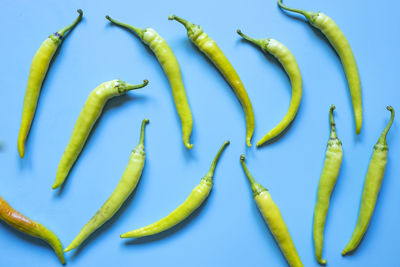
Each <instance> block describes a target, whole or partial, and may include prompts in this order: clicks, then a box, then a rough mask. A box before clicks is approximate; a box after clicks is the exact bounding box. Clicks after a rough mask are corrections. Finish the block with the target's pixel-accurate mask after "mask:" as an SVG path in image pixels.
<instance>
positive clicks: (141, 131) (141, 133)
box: [139, 119, 149, 145]
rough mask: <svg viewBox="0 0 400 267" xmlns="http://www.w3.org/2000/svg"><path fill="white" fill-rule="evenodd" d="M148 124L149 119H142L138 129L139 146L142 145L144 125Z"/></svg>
mask: <svg viewBox="0 0 400 267" xmlns="http://www.w3.org/2000/svg"><path fill="white" fill-rule="evenodd" d="M148 123H149V119H144V120H143V121H142V128H141V129H140V139H139V145H144V129H145V128H146V124H148Z"/></svg>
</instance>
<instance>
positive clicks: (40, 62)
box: [18, 9, 83, 158]
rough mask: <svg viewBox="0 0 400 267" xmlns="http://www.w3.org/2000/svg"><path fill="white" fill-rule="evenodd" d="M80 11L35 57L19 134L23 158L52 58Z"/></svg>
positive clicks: (51, 37)
mask: <svg viewBox="0 0 400 267" xmlns="http://www.w3.org/2000/svg"><path fill="white" fill-rule="evenodd" d="M78 13H79V16H78V18H76V20H75V21H74V22H73V23H72V24H71V25H69V26H67V27H64V28H62V29H61V30H59V31H57V32H55V33H53V34H52V35H50V36H49V37H48V38H47V39H46V40H45V41H44V42H43V43H42V45H41V46H40V48H39V50H38V51H37V52H36V54H35V56H34V57H33V60H32V63H31V69H30V71H29V77H28V85H27V86H26V92H25V98H24V107H23V110H22V121H21V128H20V130H19V135H18V152H19V155H20V157H21V158H23V157H24V155H25V141H26V138H27V136H28V133H29V130H30V128H31V125H32V121H33V117H34V116H35V112H36V106H37V102H38V99H39V94H40V89H41V88H42V83H43V80H44V77H45V76H46V73H47V70H48V68H49V65H50V62H51V59H52V58H53V56H54V53H55V52H56V51H57V48H58V47H59V45H60V44H61V42H62V40H63V37H64V35H65V33H66V32H67V31H69V30H70V29H72V28H73V27H75V25H76V24H78V23H79V21H81V18H82V14H83V12H82V10H80V9H78Z"/></svg>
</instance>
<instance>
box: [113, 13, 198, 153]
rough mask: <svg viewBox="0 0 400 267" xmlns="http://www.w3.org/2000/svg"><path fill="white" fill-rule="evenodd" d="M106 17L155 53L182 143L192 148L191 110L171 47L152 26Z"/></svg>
mask: <svg viewBox="0 0 400 267" xmlns="http://www.w3.org/2000/svg"><path fill="white" fill-rule="evenodd" d="M106 19H108V20H109V21H111V22H112V23H114V24H115V25H118V26H121V27H124V28H127V29H130V30H131V31H133V32H134V33H136V34H137V36H138V37H139V38H140V40H142V41H143V42H144V43H145V44H146V45H148V46H149V47H150V48H151V50H152V51H153V53H154V54H155V55H156V57H157V59H158V62H160V64H161V67H162V68H163V70H164V72H165V74H166V75H167V78H168V81H169V83H170V85H171V89H172V96H173V98H174V102H175V107H176V111H177V112H178V115H179V117H180V119H181V123H182V136H183V143H184V144H185V146H186V147H187V148H188V149H191V148H193V144H191V143H190V136H191V134H192V128H193V118H192V112H191V111H190V107H189V103H188V100H187V97H186V92H185V87H184V85H183V81H182V76H181V69H180V68H179V63H178V60H177V59H176V57H175V55H174V53H173V52H172V50H171V47H169V45H168V44H167V42H166V41H165V40H164V39H163V38H162V37H161V36H160V35H159V34H158V33H157V32H156V31H155V30H153V29H152V28H145V29H139V28H137V27H134V26H132V25H129V24H126V23H122V22H119V21H116V20H114V19H112V18H110V16H106Z"/></svg>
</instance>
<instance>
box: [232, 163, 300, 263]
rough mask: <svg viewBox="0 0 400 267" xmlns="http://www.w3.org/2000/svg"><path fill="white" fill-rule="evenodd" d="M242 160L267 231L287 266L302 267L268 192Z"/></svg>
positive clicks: (283, 222) (279, 213)
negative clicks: (273, 239)
mask: <svg viewBox="0 0 400 267" xmlns="http://www.w3.org/2000/svg"><path fill="white" fill-rule="evenodd" d="M244 160H245V156H244V155H241V156H240V162H241V164H242V167H243V170H244V172H245V173H246V176H247V178H248V180H249V182H250V185H251V190H252V191H253V198H254V200H255V201H256V204H257V207H258V209H259V210H260V212H261V215H262V216H263V218H264V220H265V222H266V223H267V225H268V228H269V230H270V231H271V233H272V235H273V236H274V238H275V240H276V242H277V243H278V245H279V247H280V249H281V251H282V253H283V255H284V256H285V258H286V260H287V262H288V264H289V265H290V266H291V267H303V263H302V262H301V260H300V257H299V255H298V254H297V251H296V247H295V246H294V243H293V240H292V237H291V236H290V234H289V230H288V228H287V226H286V224H285V221H284V220H283V218H282V215H281V212H280V211H279V208H278V206H277V205H276V204H275V202H274V201H273V200H272V198H271V195H270V193H269V192H268V190H267V189H265V188H264V187H262V186H261V185H260V184H259V183H257V182H256V181H255V180H254V178H253V176H252V175H251V173H250V171H249V170H248V168H247V166H246V163H245V162H244Z"/></svg>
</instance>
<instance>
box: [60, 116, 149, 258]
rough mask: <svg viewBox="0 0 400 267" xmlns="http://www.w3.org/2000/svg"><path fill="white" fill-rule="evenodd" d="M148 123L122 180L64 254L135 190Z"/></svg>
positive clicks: (103, 220) (141, 168)
mask: <svg viewBox="0 0 400 267" xmlns="http://www.w3.org/2000/svg"><path fill="white" fill-rule="evenodd" d="M148 122H149V120H148V119H144V120H143V122H142V127H141V131H140V140H139V144H138V145H137V146H136V147H135V149H134V150H133V151H132V153H131V156H130V158H129V163H128V166H127V167H126V169H125V171H124V173H123V174H122V178H121V180H120V181H119V183H118V185H117V187H116V188H115V190H114V192H113V193H112V194H111V196H110V197H109V198H108V199H107V201H106V202H105V203H104V204H103V206H102V207H101V208H100V210H99V211H97V213H96V214H95V215H94V216H93V217H92V219H90V221H89V222H88V223H87V224H86V225H85V226H84V227H83V228H82V230H81V231H80V232H79V234H78V235H77V237H75V239H74V240H73V241H72V242H71V244H70V245H69V246H68V247H67V248H66V249H64V251H65V252H67V251H70V250H73V249H75V248H76V247H78V246H79V245H80V244H82V242H83V241H85V240H86V238H88V237H89V235H91V234H92V233H93V232H94V231H96V230H97V229H98V228H100V227H101V226H102V225H103V224H104V223H105V222H107V221H108V220H109V219H111V217H112V216H114V214H115V213H116V212H117V211H118V210H119V208H121V206H122V204H124V202H125V200H126V199H127V198H128V197H129V195H130V194H131V193H132V191H133V190H134V189H135V188H136V185H137V184H138V182H139V179H140V176H141V175H142V170H143V167H144V162H145V158H146V153H145V152H144V129H145V126H146V124H147V123H148Z"/></svg>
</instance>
